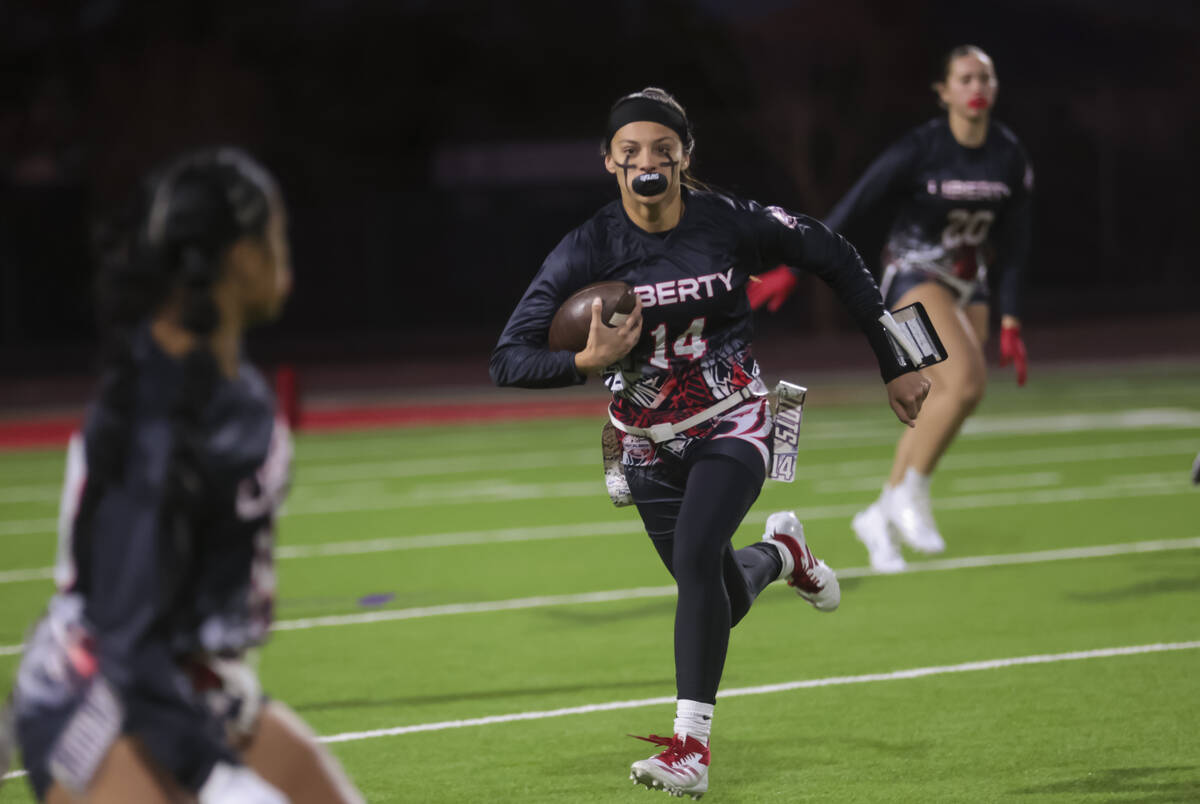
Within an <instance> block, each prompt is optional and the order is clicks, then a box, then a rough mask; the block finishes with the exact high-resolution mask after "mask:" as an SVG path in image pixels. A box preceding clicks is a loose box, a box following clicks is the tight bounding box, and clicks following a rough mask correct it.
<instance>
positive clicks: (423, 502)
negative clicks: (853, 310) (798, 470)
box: [283, 469, 1190, 519]
mask: <svg viewBox="0 0 1200 804" xmlns="http://www.w3.org/2000/svg"><path fill="white" fill-rule="evenodd" d="M1162 474H1163V473H1161V472H1155V473H1153V475H1154V477H1152V478H1150V479H1149V480H1139V481H1138V482H1136V483H1125V484H1121V485H1117V484H1102V485H1097V486H1075V487H1069V488H1059V489H1043V490H1040V491H1029V492H1022V495H1024V494H1030V495H1051V496H1050V497H1049V498H1047V499H1046V500H1045V502H1071V501H1073V500H1085V499H1088V500H1090V499H1104V498H1106V497H1113V498H1117V497H1127V496H1139V495H1140V494H1142V493H1145V494H1174V493H1183V492H1184V491H1187V490H1188V489H1190V484H1189V483H1188V482H1187V477H1186V476H1185V474H1184V470H1183V469H1180V471H1179V474H1178V480H1177V481H1176V480H1169V481H1168V482H1166V483H1163V482H1161V476H1162ZM879 483H880V481H879V478H878V477H877V478H876V483H875V485H876V486H878V485H879ZM489 486H490V488H491V494H488V493H487V492H486V491H485V489H486V488H488V487H489ZM489 486H479V487H477V490H478V494H477V496H472V495H471V494H469V493H466V492H467V490H466V489H455V490H450V491H449V493H448V494H447V495H446V496H444V497H443V496H439V495H437V494H435V493H430V492H426V493H421V494H416V495H414V494H375V495H358V494H355V495H352V496H346V497H339V498H333V499H329V500H325V501H321V500H313V501H310V502H308V503H307V504H296V505H288V506H287V508H286V509H285V512H284V517H283V518H284V519H287V518H288V517H308V516H325V515H329V514H347V513H357V512H366V511H400V510H404V509H406V508H420V507H429V506H437V505H442V504H449V503H455V502H463V501H473V502H475V503H479V504H485V503H501V502H510V501H516V500H537V499H584V498H589V497H596V496H598V494H599V493H602V486H601V485H600V483H599V480H598V479H597V480H585V481H575V482H564V483H513V484H506V483H493V484H489ZM771 488H780V486H778V485H773V486H772V487H771ZM1022 488H1024V487H1022ZM1131 492H1132V494H1131ZM1055 495H1057V496H1055ZM480 498H483V499H480ZM1010 498H1011V495H1006V494H1004V493H996V494H975V495H966V496H964V497H942V498H940V499H938V500H937V501H936V504H935V508H956V509H958V508H981V507H984V508H985V507H989V506H992V505H997V506H1005V505H1013V504H1020V503H1022V502H1028V501H1029V499H1028V498H1026V497H1025V496H1022V497H1021V498H1020V499H1019V500H1017V502H1015V503H1014V502H1010V501H1009V500H1010ZM1039 501H1041V500H1034V502H1039ZM862 508H863V504H862V503H861V502H855V503H841V504H836V505H827V506H814V507H812V508H806V509H804V511H805V512H806V515H807V517H808V518H809V519H827V518H837V517H842V516H845V517H850V516H853V515H854V514H855V513H857V512H858V511H860V510H861V509H862ZM796 515H797V516H800V518H801V519H803V518H805V517H804V516H802V515H801V513H800V511H799V510H797V511H796Z"/></svg>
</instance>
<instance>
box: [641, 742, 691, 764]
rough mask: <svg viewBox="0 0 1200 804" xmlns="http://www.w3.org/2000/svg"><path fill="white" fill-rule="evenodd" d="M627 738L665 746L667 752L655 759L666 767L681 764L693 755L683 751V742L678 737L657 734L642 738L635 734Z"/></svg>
mask: <svg viewBox="0 0 1200 804" xmlns="http://www.w3.org/2000/svg"><path fill="white" fill-rule="evenodd" d="M627 736H629V737H632V738H634V739H635V740H645V741H646V742H648V743H654V744H655V745H664V746H666V748H667V750H665V751H663V752H662V753H661V754H659V755H658V756H657V757H656V759H659V760H661V761H662V762H664V763H666V764H667V765H675V764H677V763H679V762H682V761H683V760H684V759H685V758H686V757H687V756H688V755H689V754H691V753H694V752H692V751H684V750H683V746H684V742H683V740H680V739H679V737H678V736H671V737H661V736H659V735H657V734H651V735H650V736H649V737H642V736H640V735H637V734H630V735H627Z"/></svg>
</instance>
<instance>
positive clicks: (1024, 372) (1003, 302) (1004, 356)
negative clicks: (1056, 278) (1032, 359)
mask: <svg viewBox="0 0 1200 804" xmlns="http://www.w3.org/2000/svg"><path fill="white" fill-rule="evenodd" d="M1022 168H1023V169H1022V173H1023V175H1022V176H1021V177H1020V178H1019V180H1018V181H1016V182H1014V183H1013V186H1014V187H1015V188H1016V191H1015V192H1014V194H1013V197H1012V200H1011V201H1010V202H1009V204H1008V208H1007V209H1005V210H1004V213H1003V217H1002V218H1001V220H1000V226H999V231H998V232H997V237H996V250H997V252H998V253H999V258H998V260H997V263H996V274H997V279H996V301H997V303H998V306H999V308H1000V365H1002V366H1007V365H1008V364H1009V363H1012V364H1014V367H1015V369H1016V372H1017V384H1018V385H1024V384H1025V379H1026V377H1027V376H1028V365H1027V364H1028V358H1027V354H1026V350H1025V341H1024V339H1023V338H1022V337H1021V295H1022V290H1023V287H1022V286H1023V284H1024V279H1025V266H1026V264H1027V263H1028V261H1029V249H1030V241H1031V239H1032V232H1033V168H1032V166H1030V164H1029V158H1028V157H1025V158H1024V159H1023V166H1022Z"/></svg>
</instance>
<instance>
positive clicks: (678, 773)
mask: <svg viewBox="0 0 1200 804" xmlns="http://www.w3.org/2000/svg"><path fill="white" fill-rule="evenodd" d="M631 736H633V735H631ZM638 739H639V740H645V741H646V742H648V743H654V744H655V745H662V746H665V749H664V750H663V751H662V752H661V753H659V754H656V755H655V756H652V757H649V758H648V759H639V760H638V761H637V762H635V763H633V765H632V766H631V767H630V768H629V778H630V779H632V780H633V783H634V784H641V785H645V786H646V787H647V788H649V789H650V790H662V791H663V792H664V793H670V794H671V795H672V796H675V797H679V796H691V797H692V798H693V799H698V798H700V797H701V796H702V795H704V794H705V793H707V792H708V765H709V762H710V761H711V754H710V752H709V750H708V746H707V745H705V744H704V743H702V742H700V741H699V740H697V739H696V738H695V737H691V736H687V737H685V738H684V739H680V737H679V735H678V734H676V735H675V736H673V737H670V738H667V737H659V736H658V735H657V734H651V735H650V736H649V737H638Z"/></svg>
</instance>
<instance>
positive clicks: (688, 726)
mask: <svg viewBox="0 0 1200 804" xmlns="http://www.w3.org/2000/svg"><path fill="white" fill-rule="evenodd" d="M712 718H713V705H712V704H707V703H700V702H699V701H689V700H688V699H686V698H680V699H679V700H677V701H676V702H675V733H676V734H678V735H679V737H680V739H682V740H685V741H686V740H687V738H688V737H695V738H696V739H697V740H699V741H700V742H702V743H704V744H705V745H708V735H709V732H711V730H712Z"/></svg>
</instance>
